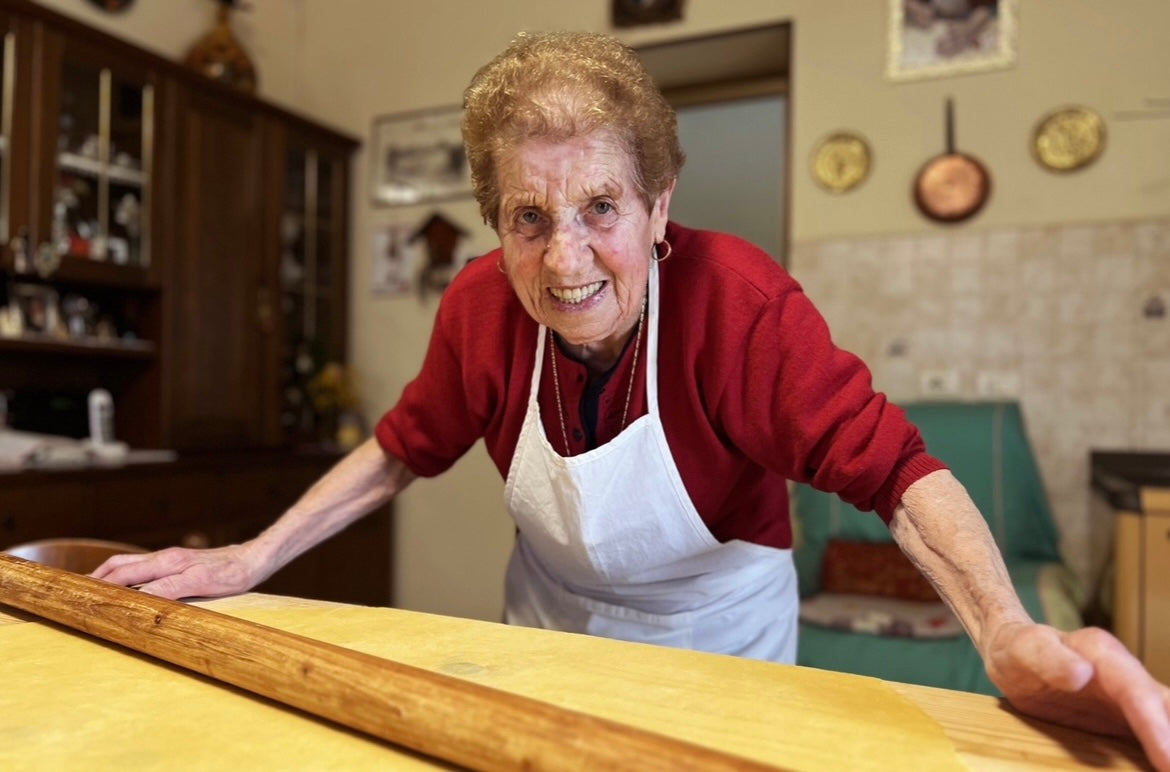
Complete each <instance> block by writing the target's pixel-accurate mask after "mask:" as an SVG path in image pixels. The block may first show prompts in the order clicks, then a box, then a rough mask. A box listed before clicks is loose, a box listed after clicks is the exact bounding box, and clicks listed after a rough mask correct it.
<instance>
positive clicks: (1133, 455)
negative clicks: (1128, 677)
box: [1090, 451, 1170, 683]
mask: <svg viewBox="0 0 1170 772" xmlns="http://www.w3.org/2000/svg"><path fill="white" fill-rule="evenodd" d="M1090 468H1091V471H1092V481H1093V491H1094V494H1095V496H1096V498H1095V499H1094V500H1095V501H1101V502H1103V503H1104V505H1105V506H1104V507H1103V508H1102V511H1107V512H1108V513H1109V516H1111V517H1112V520H1113V523H1112V526H1113V536H1114V540H1113V557H1112V576H1113V592H1112V606H1113V608H1112V611H1113V613H1112V620H1111V624H1112V629H1113V632H1114V634H1116V635H1117V637H1118V638H1119V639H1121V642H1122V643H1124V644H1125V645H1126V647H1127V648H1128V649H1129V650H1130V651H1131V652H1133V654H1134V655H1135V656H1137V657H1138V659H1140V660H1141V661H1142V662H1143V663H1144V664H1145V666H1146V668H1147V669H1148V670H1149V671H1150V672H1151V673H1152V674H1153V675H1154V677H1155V678H1158V679H1159V680H1161V681H1162V682H1163V683H1170V454H1168V453H1158V452H1151V451H1092V452H1091V453H1090ZM1107 573H1108V572H1107Z"/></svg>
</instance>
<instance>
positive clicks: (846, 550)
mask: <svg viewBox="0 0 1170 772" xmlns="http://www.w3.org/2000/svg"><path fill="white" fill-rule="evenodd" d="M821 592H828V593H847V594H851V595H879V596H883V597H887V598H901V599H902V600H914V601H931V602H936V603H937V602H939V601H940V598H939V597H938V593H937V592H935V589H934V587H932V586H931V584H930V582H928V581H927V580H926V577H924V576H923V575H922V573H921V572H920V571H919V570H918V569H917V568H915V567H914V564H913V563H911V562H910V559H909V558H907V557H906V556H905V555H904V554H902V550H900V549H899V548H898V545H897V544H894V543H893V542H862V541H847V540H843V539H830V540H829V543H828V544H826V545H825V554H824V557H823V558H822V559H821Z"/></svg>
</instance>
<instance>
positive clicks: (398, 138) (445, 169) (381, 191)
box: [370, 106, 471, 206]
mask: <svg viewBox="0 0 1170 772" xmlns="http://www.w3.org/2000/svg"><path fill="white" fill-rule="evenodd" d="M462 118H463V108H462V107H459V106H453V107H441V108H436V109H433V110H420V111H417V112H411V113H398V114H395V115H384V116H379V117H376V118H374V125H373V132H372V133H373V136H372V138H371V140H372V141H371V143H370V156H371V163H372V168H371V170H370V180H371V183H370V185H371V195H372V197H373V201H374V203H375V204H381V205H384V206H402V205H406V204H421V203H426V202H430V201H438V200H440V199H446V198H458V197H461V196H470V195H471V176H470V173H469V171H468V167H467V154H466V152H465V151H464V149H463V135H462V133H461V132H460V128H459V123H460V121H461V119H462Z"/></svg>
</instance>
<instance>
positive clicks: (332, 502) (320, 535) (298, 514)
mask: <svg viewBox="0 0 1170 772" xmlns="http://www.w3.org/2000/svg"><path fill="white" fill-rule="evenodd" d="M413 479H414V475H413V474H412V473H411V472H410V470H409V469H407V467H406V465H405V464H403V463H402V462H401V461H400V460H398V459H396V458H394V457H393V456H389V455H387V454H386V453H385V452H383V450H382V448H381V447H380V446H379V445H378V442H377V440H375V439H373V438H371V439H369V440H367V441H366V442H364V443H363V444H362V445H360V446H359V447H358V448H356V449H355V450H354V451H352V452H351V453H350V454H349V455H347V456H346V457H345V458H343V459H342V460H341V461H340V462H338V464H337V465H336V466H334V467H333V468H332V469H331V470H329V472H328V473H327V474H325V475H324V476H323V477H322V478H321V479H320V480H318V481H317V482H316V483H314V484H313V486H312V487H311V488H309V490H308V491H306V492H305V494H304V495H303V496H301V498H300V499H299V500H298V501H297V502H296V503H295V504H293V506H292V507H290V508H289V509H288V511H286V512H285V513H284V514H283V515H282V516H281V517H280V519H278V520H277V521H276V522H275V523H273V524H272V525H271V526H269V527H268V528H267V529H266V530H265V531H264V532H263V533H261V534H260V535H259V536H257V537H256V538H255V539H253V540H252V541H251V542H249V543H248V545H247V546H248V548H249V550H250V551H251V552H252V554H253V555H254V556H255V558H254V560H255V561H256V564H257V566H256V567H257V569H258V570H259V572H260V573H261V574H262V575H263V576H269V575H271V574H272V573H273V572H275V571H276V570H277V569H279V568H280V567H282V566H284V565H285V564H287V563H288V562H289V561H291V560H293V559H294V558H295V557H297V556H298V555H300V554H301V553H303V552H305V551H306V550H308V549H310V548H311V547H313V546H315V545H317V544H319V543H320V542H322V541H324V540H325V539H328V538H329V537H330V536H332V535H334V534H335V533H337V532H339V531H341V530H343V529H344V528H345V527H346V526H348V525H350V524H351V523H353V522H354V521H356V520H358V519H359V518H361V517H363V516H364V515H367V514H369V513H370V512H372V511H373V510H374V509H376V508H378V507H379V506H381V505H383V504H385V503H386V502H388V501H390V499H392V498H394V496H396V495H397V494H398V493H399V492H400V491H402V489H403V488H405V487H406V486H407V485H408V484H410V482H411V480H413Z"/></svg>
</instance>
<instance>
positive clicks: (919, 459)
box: [874, 453, 947, 525]
mask: <svg viewBox="0 0 1170 772" xmlns="http://www.w3.org/2000/svg"><path fill="white" fill-rule="evenodd" d="M946 468H947V465H946V464H944V463H943V462H942V461H939V460H938V459H937V458H935V457H934V456H931V455H929V454H927V453H920V454H918V455H917V456H914V457H912V458H909V459H907V460H906V461H904V462H903V463H902V465H901V466H899V467H898V468H897V469H896V470H894V473H893V474H892V475H890V480H889V482H887V483H886V486H885V487H884V488H883V489H882V490H881V491H878V494H877V496H875V497H874V502H875V506H874V510H875V511H876V512H877V513H878V515H879V516H880V517H881V519H882V520H884V521H886V525H889V524H890V520H892V519H893V517H894V510H895V509H897V508H898V505H899V504H901V503H902V494H903V493H905V492H906V489H907V488H909V487H910V486H911V485H913V484H914V483H916V482H918V481H919V480H921V479H922V478H923V477H925V476H926V475H928V474H930V473H931V472H937V471H939V470H940V469H946Z"/></svg>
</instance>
